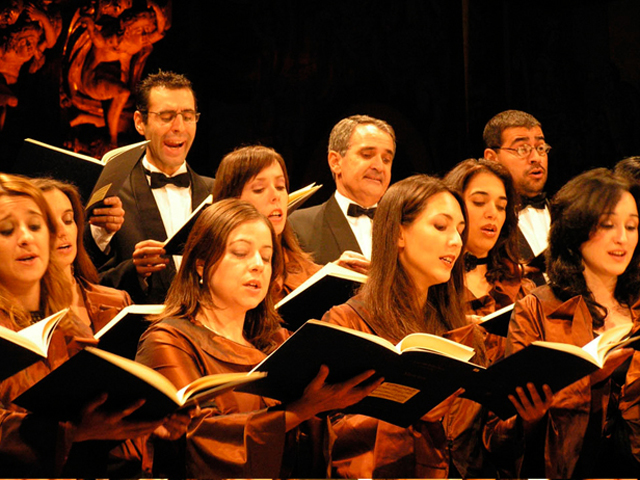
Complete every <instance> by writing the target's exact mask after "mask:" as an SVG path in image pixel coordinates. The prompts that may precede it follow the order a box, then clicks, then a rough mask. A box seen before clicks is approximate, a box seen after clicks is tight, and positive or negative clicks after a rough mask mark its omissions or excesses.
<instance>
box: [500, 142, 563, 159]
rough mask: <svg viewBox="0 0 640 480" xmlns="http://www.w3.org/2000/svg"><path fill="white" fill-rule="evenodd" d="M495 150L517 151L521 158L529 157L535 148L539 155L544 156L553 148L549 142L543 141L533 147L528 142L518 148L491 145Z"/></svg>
mask: <svg viewBox="0 0 640 480" xmlns="http://www.w3.org/2000/svg"><path fill="white" fill-rule="evenodd" d="M491 148H492V149H493V150H509V151H511V152H515V154H516V155H517V156H518V157H520V158H527V157H528V156H529V155H530V154H531V152H532V151H533V150H535V151H536V152H538V155H540V156H543V155H546V154H547V153H549V150H551V145H549V144H548V143H541V144H540V145H536V146H535V147H532V146H531V145H529V144H528V143H525V144H524V145H520V146H519V147H517V148H508V147H491Z"/></svg>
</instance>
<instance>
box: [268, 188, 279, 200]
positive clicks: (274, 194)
mask: <svg viewBox="0 0 640 480" xmlns="http://www.w3.org/2000/svg"><path fill="white" fill-rule="evenodd" d="M268 193H269V201H270V202H271V203H275V202H277V201H278V200H279V198H280V192H278V190H277V189H276V187H274V186H273V185H272V186H270V187H268Z"/></svg>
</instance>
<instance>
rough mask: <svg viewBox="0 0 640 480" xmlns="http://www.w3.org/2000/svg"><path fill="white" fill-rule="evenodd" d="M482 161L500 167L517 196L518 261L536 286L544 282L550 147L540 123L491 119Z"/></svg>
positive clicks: (513, 114)
mask: <svg viewBox="0 0 640 480" xmlns="http://www.w3.org/2000/svg"><path fill="white" fill-rule="evenodd" d="M482 136H483V139H484V143H485V147H486V148H485V150H484V157H485V158H486V159H488V160H494V161H497V162H499V163H501V164H502V165H504V166H505V167H506V168H507V169H508V170H509V172H510V173H511V177H512V178H513V184H514V186H515V188H516V191H517V192H518V194H519V195H520V209H519V214H518V233H519V246H520V258H521V261H522V262H523V263H524V264H526V265H527V267H526V270H525V271H526V272H527V274H528V276H530V277H531V278H532V279H533V280H534V281H535V282H536V283H537V284H541V283H543V282H544V277H543V275H542V274H541V272H544V256H543V252H544V251H545V249H546V248H547V237H548V234H549V227H550V223H551V217H550V214H549V205H548V201H547V199H546V196H545V192H544V186H545V183H546V182H547V171H548V170H547V169H548V165H549V161H548V160H549V159H548V154H549V150H551V146H550V145H548V144H547V143H546V142H545V139H544V134H543V133H542V127H541V125H540V122H539V121H538V120H536V119H535V118H534V117H533V116H532V115H530V114H528V113H525V112H521V111H519V110H507V111H504V112H501V113H499V114H497V115H496V116H494V117H493V118H492V119H491V120H489V122H488V123H487V124H486V126H485V127H484V133H483V135H482Z"/></svg>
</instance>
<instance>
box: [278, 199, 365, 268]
mask: <svg viewBox="0 0 640 480" xmlns="http://www.w3.org/2000/svg"><path fill="white" fill-rule="evenodd" d="M289 220H290V222H291V226H292V227H293V231H294V232H295V233H296V235H297V236H298V240H299V241H300V246H301V247H302V249H303V250H305V251H306V252H309V253H311V254H312V255H313V259H314V260H315V262H316V263H319V264H326V263H329V262H332V261H334V260H337V259H338V258H339V257H340V255H341V254H342V252H344V251H345V250H352V251H354V252H358V253H362V250H361V249H360V245H359V244H358V240H356V237H355V235H354V234H353V230H351V226H350V225H349V222H347V219H346V218H345V216H344V213H342V210H340V207H339V206H338V202H337V200H336V198H335V196H333V195H332V196H331V198H330V199H329V200H327V201H326V202H325V203H323V204H321V205H317V206H315V207H310V208H303V209H301V210H296V211H295V212H293V213H292V214H291V217H290V218H289Z"/></svg>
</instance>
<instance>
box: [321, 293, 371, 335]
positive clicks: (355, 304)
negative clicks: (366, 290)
mask: <svg viewBox="0 0 640 480" xmlns="http://www.w3.org/2000/svg"><path fill="white" fill-rule="evenodd" d="M370 319H371V314H370V313H369V310H368V309H367V307H366V305H365V304H364V302H363V299H362V296H361V295H356V296H355V297H353V298H351V299H349V300H348V301H347V302H346V303H343V304H342V305H336V306H335V307H332V308H331V309H330V310H329V311H328V312H327V313H325V314H324V316H323V317H322V321H324V322H327V323H333V324H335V325H340V326H343V327H348V328H352V329H354V330H359V331H361V332H367V333H373V331H372V329H371V328H370V327H369V325H368V321H369V320H370Z"/></svg>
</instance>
